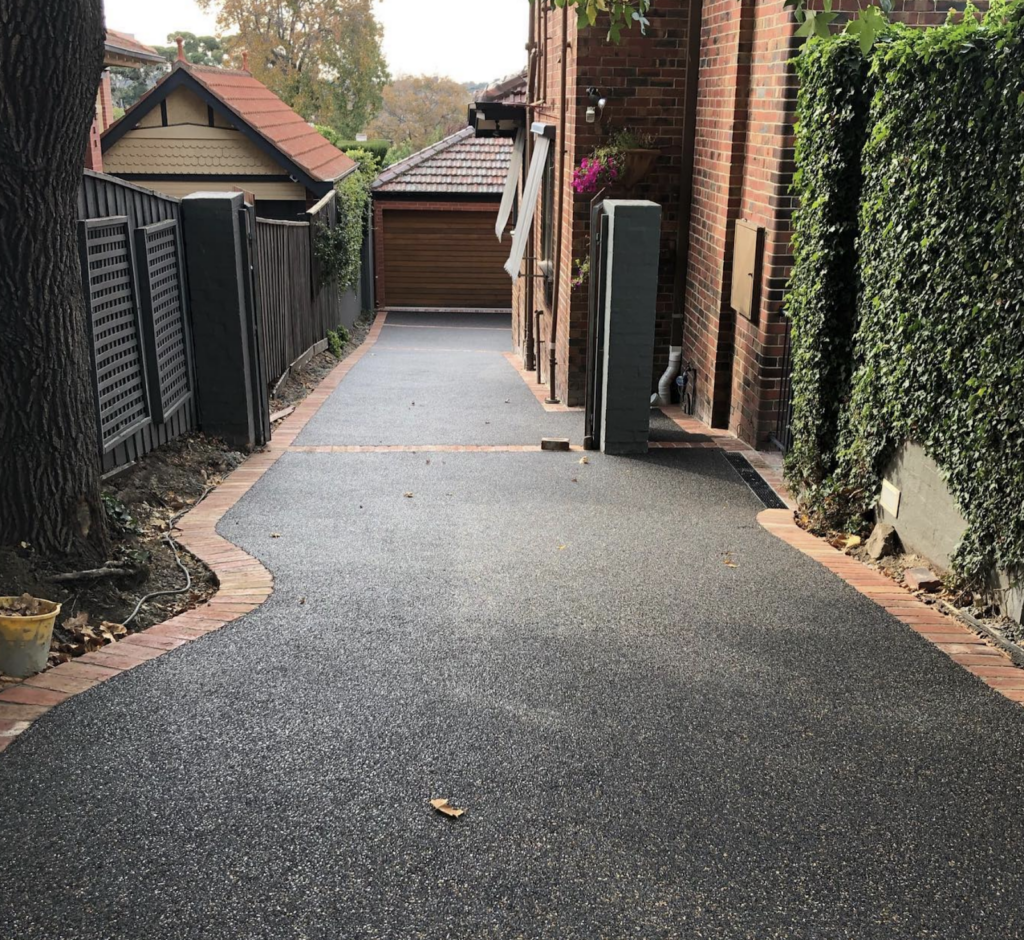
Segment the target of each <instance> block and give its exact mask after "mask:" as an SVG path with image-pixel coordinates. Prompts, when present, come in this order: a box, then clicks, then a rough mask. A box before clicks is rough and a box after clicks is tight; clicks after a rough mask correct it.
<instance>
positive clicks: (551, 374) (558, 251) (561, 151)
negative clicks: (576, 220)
mask: <svg viewBox="0 0 1024 940" xmlns="http://www.w3.org/2000/svg"><path fill="white" fill-rule="evenodd" d="M568 56H569V6H568V4H566V5H565V6H563V7H562V66H561V82H560V85H561V88H560V91H561V100H560V101H559V106H558V134H559V139H558V212H557V213H556V215H555V218H556V222H555V224H556V226H557V227H556V228H555V284H554V289H553V291H552V295H551V327H550V333H549V334H548V335H549V336H550V337H551V341H550V344H549V346H548V398H547V401H548V404H555V403H557V401H558V392H557V390H556V386H555V347H556V346H557V345H558V305H559V303H560V301H561V294H562V291H561V284H562V220H563V216H564V212H565V146H566V139H565V113H566V106H567V104H568V102H567V101H566V86H567V82H566V68H567V66H568V63H567V61H566V60H567V59H568Z"/></svg>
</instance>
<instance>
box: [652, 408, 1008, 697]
mask: <svg viewBox="0 0 1024 940" xmlns="http://www.w3.org/2000/svg"><path fill="white" fill-rule="evenodd" d="M661 411H662V413H663V414H665V415H666V417H669V418H671V419H672V420H673V421H674V422H675V423H676V424H677V425H678V426H679V427H680V428H682V429H683V430H684V431H687V432H688V433H690V434H694V435H700V436H702V437H708V438H711V440H708V441H668V442H652V443H651V447H652V448H687V447H692V448H711V447H716V448H719V449H721V450H728V451H734V452H736V453H741V454H743V456H744V457H746V458H747V460H748V461H749V462H750V464H751V466H753V467H754V468H755V469H756V470H757V472H758V473H759V474H760V475H761V476H762V478H764V480H765V481H766V482H767V483H768V484H769V485H770V486H771V487H772V489H773V490H775V492H776V493H777V494H778V495H779V497H780V498H781V499H782V501H783V502H784V503H785V504H786V505H787V506H788V507H789V508H788V509H765V510H763V511H762V512H760V513H758V516H757V521H758V522H759V523H760V524H761V525H762V526H763V527H764V528H765V529H767V530H768V531H769V532H771V534H772V535H774V536H775V537H776V538H779V539H782V541H784V542H786V543H787V544H788V545H792V546H793V547H794V548H796V549H799V550H800V551H801V552H803V553H804V554H805V555H807V556H809V557H810V558H813V559H814V560H815V561H817V562H818V563H819V564H821V565H824V566H825V567H826V568H828V569H829V571H831V572H833V573H834V574H836V575H838V576H839V577H840V578H842V579H843V580H844V581H845V582H846V583H847V584H849V585H850V586H851V587H853V588H855V589H856V590H858V591H860V593H861V594H863V595H864V596H865V597H869V598H871V600H873V601H874V602H875V603H876V604H878V606H879V607H883V608H884V609H885V610H886V611H887V612H888V613H890V614H892V615H893V616H894V617H896V618H897V619H898V620H900V621H901V622H903V623H905V624H906V625H907V626H908V627H910V629H911V630H913V631H914V632H915V633H919V634H921V636H923V637H924V638H925V639H926V640H929V641H930V642H931V643H933V644H934V645H935V646H937V647H938V648H939V649H940V650H942V652H944V653H945V654H946V655H947V656H949V657H950V659H952V660H953V661H954V662H955V663H957V664H958V665H960V666H963V667H964V669H966V670H967V671H968V672H970V673H973V674H974V675H975V676H977V677H978V678H979V679H981V681H982V682H984V683H985V684H986V685H988V686H990V687H991V688H993V689H995V690H996V691H997V692H1000V693H1001V694H1002V695H1004V696H1006V698H1008V699H1010V700H1012V701H1014V702H1018V703H1020V704H1022V705H1024V669H1020V668H1019V667H1017V666H1016V665H1014V664H1013V662H1012V660H1010V658H1009V657H1008V656H1007V655H1006V654H1005V652H1004V651H1003V650H1001V649H999V648H998V647H996V646H993V645H992V644H990V643H988V642H987V641H986V639H985V638H984V637H981V636H979V635H978V634H977V633H975V632H974V631H973V630H970V629H968V627H967V626H966V625H964V624H963V623H962V622H961V621H959V620H957V619H956V618H955V617H951V616H949V615H947V614H944V613H942V612H941V611H939V610H938V609H937V608H935V607H934V606H930V605H928V604H925V603H924V602H923V601H922V600H920V598H918V597H917V596H915V595H914V594H911V593H910V592H909V591H908V590H906V589H905V588H903V587H901V586H900V585H898V584H897V583H896V582H895V581H892V580H891V579H889V578H887V577H886V576H885V575H883V574H880V573H879V572H877V571H875V570H873V569H872V568H869V567H868V566H867V565H865V564H862V563H861V562H859V561H857V559H856V558H851V557H850V556H849V555H847V554H845V553H843V552H841V551H839V550H838V549H835V548H833V547H832V546H831V545H829V543H828V542H826V541H824V540H823V539H820V538H817V537H816V536H814V535H811V534H810V533H809V532H805V531H804V530H803V529H801V528H800V527H799V526H798V525H797V524H796V520H795V518H794V517H793V510H794V509H795V508H796V503H795V501H794V500H793V498H792V496H791V495H790V493H789V490H788V489H787V487H786V484H785V482H784V481H783V479H782V474H781V472H780V471H778V470H776V469H775V468H774V467H772V466H770V465H769V464H768V462H767V461H766V460H765V458H764V455H763V454H761V453H760V452H759V451H757V450H755V449H754V448H752V447H751V446H750V445H749V444H745V443H744V442H743V441H741V440H740V439H739V438H737V437H736V436H735V435H734V434H732V433H731V432H729V431H723V430H719V429H717V428H709V427H708V426H707V425H706V424H704V423H703V422H701V421H698V420H697V419H696V418H692V417H690V416H689V415H687V414H686V413H685V412H684V411H683V410H682V408H680V407H679V406H678V405H670V406H667V407H663V408H662V409H661Z"/></svg>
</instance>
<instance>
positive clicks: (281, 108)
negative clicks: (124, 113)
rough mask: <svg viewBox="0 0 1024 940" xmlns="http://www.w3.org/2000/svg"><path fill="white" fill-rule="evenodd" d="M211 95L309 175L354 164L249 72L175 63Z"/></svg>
mask: <svg viewBox="0 0 1024 940" xmlns="http://www.w3.org/2000/svg"><path fill="white" fill-rule="evenodd" d="M179 68H184V69H187V70H188V73H189V74H190V75H191V76H192V77H193V78H194V79H195V80H196V81H197V82H199V84H200V85H202V86H203V87H204V88H205V89H206V90H207V91H209V92H210V94H212V95H213V96H214V97H216V98H217V99H219V100H220V101H221V102H222V103H223V104H224V105H225V106H226V107H227V108H228V109H229V110H230V111H233V112H234V113H235V114H237V115H238V116H239V117H240V118H241V119H242V120H243V121H245V123H246V124H248V125H249V126H250V127H252V128H253V129H254V130H256V131H258V132H259V133H260V134H261V135H262V136H263V137H265V138H266V139H267V140H268V141H269V142H270V143H271V144H273V145H274V146H275V147H276V148H277V149H278V150H280V151H281V152H282V153H283V154H285V155H286V156H288V157H290V158H291V160H292V161H293V162H295V163H296V164H298V165H299V166H300V167H301V168H302V169H303V170H305V171H306V172H307V173H308V174H309V175H310V176H312V177H313V179H316V180H320V181H321V182H329V181H331V180H336V179H337V178H338V177H339V176H343V175H344V174H345V173H346V172H347V171H348V170H350V169H352V167H354V166H355V162H354V161H352V160H350V159H349V158H348V157H347V156H345V154H344V153H342V152H341V151H340V150H339V149H338V148H337V147H335V146H334V144H332V143H331V142H330V141H329V140H327V139H326V138H324V137H321V136H320V134H318V133H317V132H316V130H315V129H314V128H312V127H310V126H309V124H307V123H306V122H305V121H304V120H303V119H302V118H301V117H300V116H299V115H298V114H296V113H295V112H294V111H293V110H292V109H291V108H289V107H288V105H286V104H285V103H284V102H283V101H282V100H281V99H280V98H278V97H277V95H275V94H274V93H273V92H272V91H271V90H270V89H269V88H267V86H266V85H264V84H263V83H262V82H259V81H257V80H256V79H255V78H253V77H252V74H251V73H249V72H242V71H236V70H234V69H221V68H216V67H214V66H208V65H192V64H189V63H185V62H177V63H175V69H176V70H177V69H179Z"/></svg>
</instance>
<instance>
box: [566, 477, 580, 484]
mask: <svg viewBox="0 0 1024 940" xmlns="http://www.w3.org/2000/svg"><path fill="white" fill-rule="evenodd" d="M569 482H570V483H579V482H580V481H579V480H577V479H576V477H573V478H572V479H571V480H570V481H569Z"/></svg>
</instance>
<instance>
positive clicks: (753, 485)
mask: <svg viewBox="0 0 1024 940" xmlns="http://www.w3.org/2000/svg"><path fill="white" fill-rule="evenodd" d="M723 453H724V454H725V459H726V460H728V461H729V463H731V464H732V468H733V470H735V471H736V472H737V473H738V474H739V475H740V477H741V478H742V480H743V482H744V483H746V484H747V486H749V487H750V489H751V490H753V493H754V495H755V496H756V497H757V498H758V499H759V500H761V502H762V503H764V506H765V509H785V508H786V504H785V503H784V502H783V501H782V500H781V499H779V494H778V493H776V492H775V490H773V489H772V488H771V487H770V486H769V485H768V484H767V483H765V481H764V479H763V478H762V476H761V474H760V473H758V472H757V471H756V470H755V469H754V468H753V467H752V466H750V461H748V460H747V458H746V457H744V456H743V455H742V454H735V453H732V452H730V451H723Z"/></svg>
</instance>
